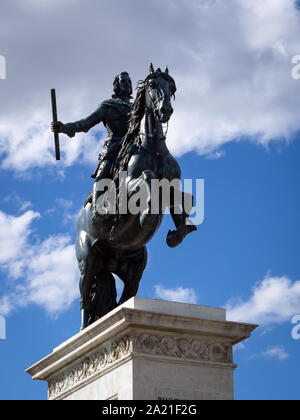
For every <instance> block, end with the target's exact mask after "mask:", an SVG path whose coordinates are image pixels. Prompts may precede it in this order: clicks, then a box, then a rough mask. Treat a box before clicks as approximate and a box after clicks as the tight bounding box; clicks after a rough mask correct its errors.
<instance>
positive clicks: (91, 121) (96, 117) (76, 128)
mask: <svg viewBox="0 0 300 420" xmlns="http://www.w3.org/2000/svg"><path fill="white" fill-rule="evenodd" d="M105 113H106V107H105V105H100V106H99V108H98V109H96V111H94V112H93V113H92V114H91V115H89V116H88V117H87V118H84V119H82V120H79V121H76V122H71V123H68V124H64V131H65V133H66V134H68V135H69V136H70V137H74V135H75V133H82V132H84V133H87V132H88V131H89V130H90V129H91V128H92V127H94V126H95V125H97V124H100V123H101V122H103V121H105Z"/></svg>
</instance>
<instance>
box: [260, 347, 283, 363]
mask: <svg viewBox="0 0 300 420" xmlns="http://www.w3.org/2000/svg"><path fill="white" fill-rule="evenodd" d="M261 356H263V357H267V358H272V359H278V360H280V361H284V360H286V359H288V358H289V357H290V355H289V354H288V353H287V352H286V350H285V348H284V346H273V347H270V348H269V349H268V350H267V351H265V352H263V353H262V354H261Z"/></svg>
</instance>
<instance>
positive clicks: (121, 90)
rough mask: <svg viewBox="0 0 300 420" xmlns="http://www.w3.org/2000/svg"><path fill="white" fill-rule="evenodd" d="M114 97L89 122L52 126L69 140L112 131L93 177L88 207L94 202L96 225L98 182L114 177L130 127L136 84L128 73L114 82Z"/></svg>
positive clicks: (86, 120) (91, 116)
mask: <svg viewBox="0 0 300 420" xmlns="http://www.w3.org/2000/svg"><path fill="white" fill-rule="evenodd" d="M113 88H114V94H113V95H112V98H111V99H108V100H106V101H103V102H102V103H101V104H100V105H99V107H98V108H97V109H96V111H94V112H93V113H92V114H91V115H89V116H88V117H87V118H84V119H81V120H79V121H76V122H71V123H67V124H63V123H62V122H61V121H58V122H57V123H52V131H56V132H58V133H64V134H66V135H67V136H69V137H74V136H75V134H76V133H81V132H84V133H87V132H88V131H89V130H90V129H91V128H92V127H94V126H95V125H97V124H100V123H101V122H102V123H103V124H104V126H105V127H106V129H107V131H108V136H107V138H106V140H105V142H104V147H103V150H102V153H100V155H99V164H98V166H97V168H96V170H95V172H94V173H93V174H92V178H94V179H95V183H94V187H93V192H92V194H90V195H89V197H88V199H87V201H86V203H87V202H88V201H90V200H91V199H92V221H93V222H94V221H95V219H96V217H97V212H96V201H97V198H98V196H97V191H96V185H97V182H98V181H99V180H101V179H104V178H109V177H110V170H111V167H112V164H113V162H114V160H115V159H116V157H117V155H118V153H119V150H120V147H121V142H122V139H123V137H124V136H125V134H126V133H127V130H128V127H129V119H130V113H131V106H132V104H131V102H130V99H132V96H131V95H132V82H131V79H130V77H129V74H128V73H127V72H122V73H120V74H119V75H118V76H116V78H115V79H114V83H113Z"/></svg>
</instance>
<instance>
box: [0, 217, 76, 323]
mask: <svg viewBox="0 0 300 420" xmlns="http://www.w3.org/2000/svg"><path fill="white" fill-rule="evenodd" d="M38 217H40V215H39V214H38V213H35V212H33V211H31V210H30V211H27V212H26V213H24V214H23V215H21V216H19V217H15V216H10V215H6V214H5V213H3V212H0V249H1V253H0V267H1V268H2V269H3V270H5V272H7V273H8V277H9V281H7V282H5V283H4V284H3V287H2V291H4V290H5V293H4V294H3V296H2V297H0V313H1V314H3V315H8V314H9V313H10V312H11V311H12V310H14V309H16V308H18V307H23V306H27V305H29V304H32V303H34V304H36V305H39V306H41V307H43V308H44V309H45V310H46V311H47V312H48V313H49V314H51V315H53V316H55V315H57V314H59V313H60V312H62V311H64V310H66V309H68V308H69V306H70V305H71V303H72V302H73V301H74V300H75V299H76V298H77V297H78V295H79V293H78V278H79V271H78V268H77V264H76V258H75V250H74V245H73V244H72V243H71V239H70V237H69V236H66V235H57V236H52V237H50V238H48V239H46V240H44V241H41V242H39V241H37V240H35V241H34V242H33V241H32V237H31V236H32V227H31V224H32V222H33V221H34V220H35V219H36V218H38Z"/></svg>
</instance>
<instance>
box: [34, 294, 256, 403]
mask: <svg viewBox="0 0 300 420" xmlns="http://www.w3.org/2000/svg"><path fill="white" fill-rule="evenodd" d="M256 327H257V326H255V325H249V324H241V323H235V322H227V321H226V313H225V310H223V309H217V308H210V307H204V306H198V305H189V304H183V303H174V302H165V301H159V300H151V299H142V298H137V297H135V298H132V299H130V300H129V301H128V302H126V303H125V304H124V305H122V306H120V307H118V308H116V309H115V310H114V311H112V312H110V313H109V314H108V315H106V316H105V317H103V318H102V319H100V320H99V321H97V322H95V323H94V324H93V325H91V326H90V327H88V328H87V329H85V330H84V331H82V332H80V333H79V334H77V335H75V336H74V337H72V338H71V339H69V340H67V341H66V342H64V343H63V344H61V345H60V346H59V347H56V348H55V349H54V350H53V352H52V353H51V354H50V355H49V356H47V357H45V358H44V359H42V360H41V361H40V362H38V363H36V364H35V365H34V366H32V367H31V368H29V369H28V370H27V372H28V373H29V374H30V375H31V376H32V377H33V379H38V380H43V381H47V382H48V399H50V400H114V399H115V400H117V399H119V400H232V399H233V398H234V394H233V372H234V370H235V368H236V367H237V366H236V365H235V364H234V363H233V357H232V348H233V346H234V345H235V344H237V343H239V342H241V341H243V340H245V339H246V338H248V337H249V336H250V335H251V332H252V331H253V330H254V329H255V328H256Z"/></svg>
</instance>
